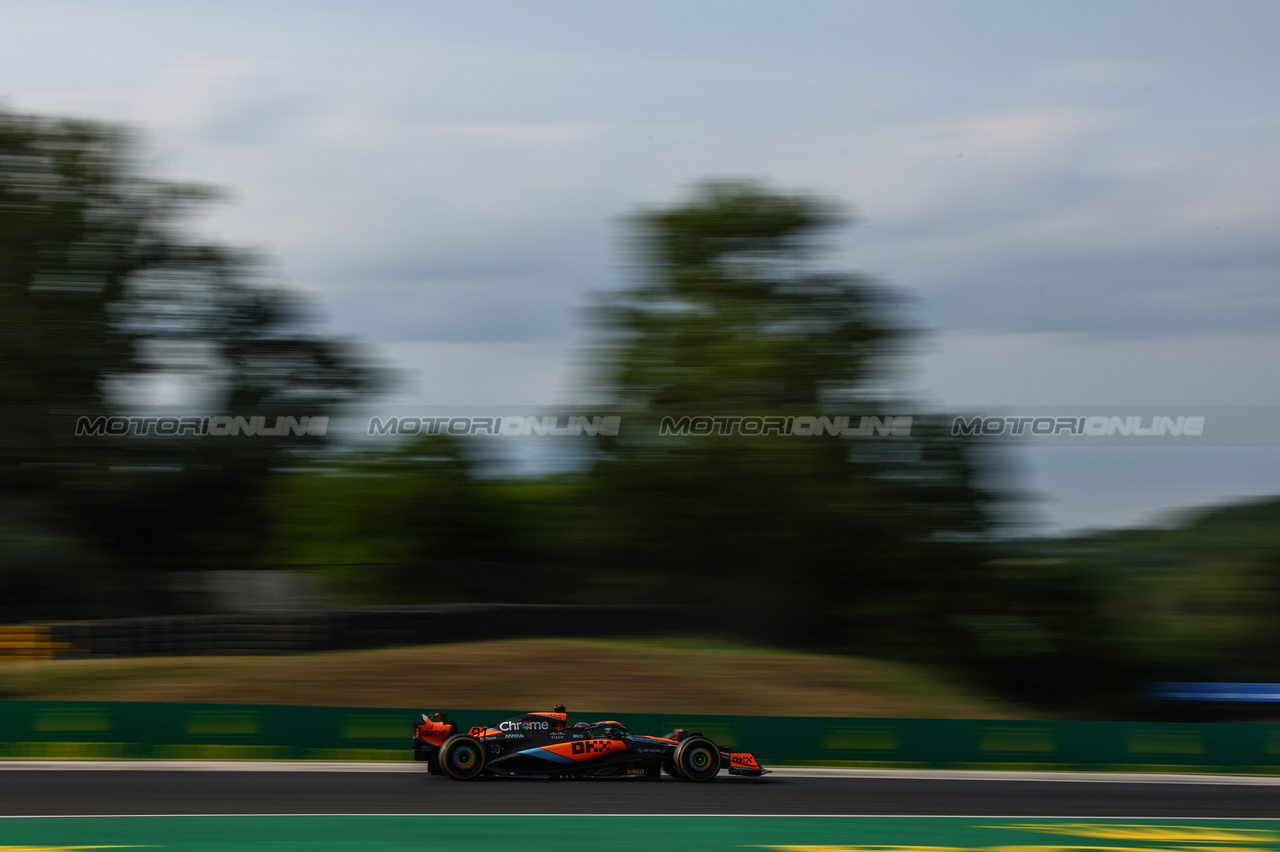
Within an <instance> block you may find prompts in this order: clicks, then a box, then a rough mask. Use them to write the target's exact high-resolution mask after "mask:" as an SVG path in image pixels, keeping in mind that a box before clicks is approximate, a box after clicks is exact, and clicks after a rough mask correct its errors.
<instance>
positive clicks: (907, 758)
mask: <svg viewBox="0 0 1280 852" xmlns="http://www.w3.org/2000/svg"><path fill="white" fill-rule="evenodd" d="M438 709H441V708H437V707H423V708H420V709H419V708H413V709H380V708H357V707H287V706H276V705H235V704H143V703H128V702H69V701H0V758H4V759H24V758H25V759H32V758H64V759H101V760H411V759H412V753H411V750H410V738H411V736H412V729H413V725H414V724H415V723H416V722H417V721H418V719H419V714H420V713H421V712H423V711H428V710H430V711H435V710H438ZM446 712H447V713H448V714H449V718H450V719H453V720H455V721H457V722H458V723H459V724H460V725H461V726H462V727H463V728H464V729H465V728H467V727H471V726H473V725H491V724H494V723H496V722H498V721H500V720H502V719H505V718H507V717H509V716H513V715H516V713H518V712H521V711H518V710H456V709H454V710H448V709H446ZM571 719H572V720H573V721H577V720H587V721H598V720H605V719H617V720H618V721H620V722H622V723H624V724H625V725H627V726H628V727H629V728H630V729H631V730H633V731H636V732H638V733H647V734H659V735H661V734H665V733H667V732H668V731H671V730H672V729H674V728H686V729H688V730H691V731H698V732H700V733H703V734H705V735H707V736H708V737H711V738H712V739H713V740H715V741H716V742H717V743H719V744H720V745H722V746H727V747H730V748H736V749H741V750H743V751H750V752H752V753H753V754H754V755H755V756H756V757H757V759H759V760H760V761H761V763H763V764H764V765H765V766H769V765H773V766H799V765H810V766H814V765H817V766H866V767H891V768H892V767H898V768H904V769H905V768H938V769H1041V770H1045V769H1058V770H1092V771H1154V772H1233V773H1248V774H1280V726H1277V725H1228V724H1175V723H1136V722H1134V723H1131V722H1039V721H975V720H957V719H873V718H831V717H817V716H698V715H690V714H676V713H671V714H646V713H627V714H618V713H594V712H581V713H573V714H572V716H571Z"/></svg>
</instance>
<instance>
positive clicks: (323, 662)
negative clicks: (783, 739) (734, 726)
mask: <svg viewBox="0 0 1280 852" xmlns="http://www.w3.org/2000/svg"><path fill="white" fill-rule="evenodd" d="M0 698H8V699H18V698H21V699H57V700H77V701H187V702H229V703H245V704H328V705H348V706H365V707H421V708H423V709H430V708H433V707H445V708H447V707H472V708H486V707H492V708H525V707H528V708H534V707H549V706H551V705H552V704H565V705H568V706H569V707H570V709H573V708H581V709H584V710H600V711H609V712H615V711H616V712H618V713H623V712H633V713H651V712H681V713H711V714H729V713H737V714H753V715H754V714H759V715H793V716H805V715H813V716H895V717H919V718H1001V719H1014V718H1026V717H1028V716H1029V715H1030V714H1029V713H1027V712H1026V711H1025V710H1022V709H1020V708H1017V707H1012V706H1010V705H1007V704H1003V703H999V702H997V701H994V700H990V699H987V698H985V697H983V696H981V695H978V694H975V693H973V692H971V691H968V690H966V689H964V688H962V687H960V686H958V685H956V684H954V683H951V682H948V681H947V680H946V679H945V678H943V677H941V676H940V675H938V674H937V673H936V672H932V671H930V670H927V669H923V668H918V667H912V666H905V665H898V664H891V663H884V662H877V661H873V660H863V659H857V658H849V657H832V656H820V655H812V654H793V653H783V652H777V651H772V650H768V649H761V648H752V647H746V646H733V645H730V644H728V643H724V642H711V641H707V640H674V639H672V640H631V641H605V640H571V639H563V640H524V641H504V642H475V643H465V644H456V645H432V646H420V647H412V648H388V649H382V650H374V651H350V652H339V653H325V654H308V655H295V656H287V657H167V658H129V659H111V660H49V661H37V662H20V663H19V662H11V663H5V664H3V665H0Z"/></svg>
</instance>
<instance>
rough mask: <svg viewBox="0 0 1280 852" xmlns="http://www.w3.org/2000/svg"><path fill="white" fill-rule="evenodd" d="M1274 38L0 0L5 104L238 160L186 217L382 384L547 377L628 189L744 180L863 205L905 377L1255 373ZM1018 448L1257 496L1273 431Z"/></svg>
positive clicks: (1273, 337) (1058, 395)
mask: <svg viewBox="0 0 1280 852" xmlns="http://www.w3.org/2000/svg"><path fill="white" fill-rule="evenodd" d="M1277 33H1280V4H1276V3H1274V2H1256V3H1252V2H1223V3H1213V4H1210V3H1207V2H1205V3H1179V2H1170V0H1160V2H1126V3H1119V4H1117V3H1114V2H1104V3H1089V2H1068V3H1057V4H1049V3H1034V2H1016V3H1014V2H1010V3H977V2H965V3H911V2H899V3H888V2H875V3H871V2H855V1H854V0H840V2H829V3H828V2H793V3H782V2H770V3H751V2H742V0H738V1H737V2H724V3H720V2H697V3H689V2H681V3H663V2H646V3H643V4H637V3H629V4H621V3H618V4H610V3H601V2H598V0H597V2H560V0H547V2H543V3H537V4H534V3H501V2H470V3H466V4H462V3H449V4H445V3H440V4H428V3H394V2H383V3H361V4H357V3H354V2H347V3H321V2H308V3H295V2H279V3H273V4H262V3H248V2H245V3H237V2H226V0H223V1H222V2H218V3H216V4H215V3H198V2H188V3H172V2H155V3H149V2H130V0H116V2H113V3H109V4H107V3H84V4H76V3H61V2H51V0H42V2H38V3H25V2H3V0H0V99H3V101H4V102H5V103H6V104H7V106H8V107H9V108H11V109H15V110H19V111H27V112H40V113H61V114H74V115H79V116H86V117H94V118H104V119H112V120H120V121H125V122H129V123H131V124H134V125H136V126H137V127H139V128H141V129H142V130H143V131H144V132H145V134H146V138H147V141H148V143H149V145H150V150H151V151H152V153H153V154H154V155H155V160H154V167H155V169H156V170H158V171H160V172H161V173H163V174H164V175H166V176H169V177H174V178H184V179H196V180H200V181H205V182H209V183H214V184H219V185H222V186H225V187H228V188H230V189H231V190H232V195H231V202H230V203H228V204H225V205H223V206H222V207H221V208H219V210H218V211H217V212H216V213H215V214H214V215H212V216H209V217H206V218H205V219H204V220H203V221H202V222H201V227H203V228H206V229H208V230H211V231H212V232H213V233H215V234H216V235H217V236H218V237H219V238H220V239H222V240H224V241H228V242H233V243H240V244H246V245H251V246H256V247H259V248H261V249H262V251H263V252H265V253H266V254H268V255H269V256H270V257H271V258H272V259H273V261H274V263H275V266H276V271H277V274H278V275H279V277H280V278H281V279H282V280H283V281H285V282H287V283H288V284H290V285H292V286H294V287H298V288H301V289H305V290H309V291H311V292H313V293H314V294H315V295H316V296H317V298H318V300H319V302H320V303H321V305H322V307H323V310H324V312H325V315H326V317H327V322H328V327H329V328H330V329H331V330H332V331H334V332H336V333H340V334H343V335H347V336H351V337H356V338H359V339H362V340H364V341H367V342H369V343H370V345H371V346H373V347H374V348H375V349H376V350H377V351H379V352H380V353H381V354H382V355H383V356H384V357H385V358H387V359H388V360H390V361H392V362H393V363H395V364H397V365H400V366H402V367H403V368H405V369H406V370H408V371H409V373H408V376H409V377H408V380H407V383H406V385H405V387H404V388H403V389H402V393H401V395H400V399H402V400H405V401H412V402H418V403H423V404H432V405H442V404H457V405H469V404H491V405H508V406H541V405H551V404H556V403H568V402H573V401H574V394H575V391H574V384H573V380H572V375H573V367H574V365H575V363H577V362H576V360H575V359H576V358H577V353H578V351H579V350H578V347H579V346H580V344H581V341H582V340H583V337H584V334H585V328H584V326H583V324H582V321H581V315H580V312H581V309H582V308H583V307H584V306H585V305H586V304H587V301H588V295H589V294H590V293H591V292H593V291H597V290H600V289H605V288H609V287H616V286H618V285H619V284H620V283H622V282H624V281H625V280H626V276H627V270H626V260H627V258H626V255H625V254H624V253H623V252H622V251H620V248H621V243H622V239H621V237H622V232H621V230H620V227H619V218H620V217H622V216H624V215H626V214H627V213H629V212H633V211H635V210H636V209H638V208H642V207H649V206H654V205H664V204H670V203H673V202H675V201H677V200H679V199H680V198H681V196H682V192H683V190H684V188H685V187H687V186H688V185H689V184H690V183H692V182H695V181H699V180H703V179H706V178H709V177H753V178H759V179H761V180H764V181H766V182H768V183H769V184H770V185H772V186H775V187H777V188H780V189H786V190H797V191H810V192H815V193H820V194H823V195H827V196H830V197H833V198H835V199H837V200H838V201H840V202H841V203H843V204H844V205H846V206H847V207H848V208H849V209H850V210H851V211H853V212H854V213H855V215H856V220H857V221H856V225H854V226H852V227H850V228H849V229H848V232H847V233H846V234H845V235H844V240H843V251H842V254H841V262H842V263H843V264H844V265H846V266H847V267H849V268H851V269H858V270H862V271H866V272H870V273H873V274H875V275H876V276H878V277H879V278H880V279H881V280H882V281H883V282H885V283H886V284H889V285H891V286H894V287H897V288H901V289H903V290H904V291H907V292H909V293H911V294H913V295H914V296H915V297H917V299H918V303H917V304H918V309H917V313H916V320H917V321H918V322H920V323H921V324H923V325H925V326H927V327H928V328H930V329H933V330H934V334H933V335H932V336H931V338H930V339H929V341H928V344H927V346H926V348H925V349H924V350H923V351H922V352H921V353H920V356H919V357H918V358H917V359H916V361H915V365H914V368H913V370H912V371H911V372H910V374H909V375H908V377H907V379H908V383H907V386H906V388H905V389H906V390H907V391H909V392H910V393H911V394H912V395H913V396H914V397H915V398H917V399H919V400H921V401H922V403H925V404H927V405H928V406H933V407H938V408H942V407H951V408H957V407H958V408H975V407H981V406H987V405H1013V406H1017V405H1063V406H1069V405H1073V404H1103V403H1106V404H1117V405H1129V404H1132V405H1139V404H1143V405H1169V406H1172V407H1177V406H1188V405H1212V404H1237V405H1253V404H1277V403H1280V58H1278V57H1280V51H1277V50H1276V48H1275V39H1276V35H1277ZM1178 410H1179V411H1181V409H1178ZM1188 413H1190V412H1188ZM1276 443H1277V444H1280V441H1277V442H1276ZM1023 464H1024V476H1025V480H1024V485H1025V486H1026V487H1029V488H1031V489H1032V490H1034V491H1037V492H1039V493H1041V494H1042V495H1044V497H1045V502H1044V504H1043V506H1044V510H1043V514H1042V518H1043V520H1044V521H1045V523H1046V524H1048V525H1051V526H1056V527H1059V528H1061V527H1079V526H1085V525H1093V526H1113V525H1119V524H1131V523H1136V522H1145V521H1150V520H1151V519H1152V518H1154V517H1157V513H1159V512H1161V511H1163V510H1168V509H1171V508H1175V507H1181V506H1187V505H1194V504H1203V503H1212V502H1217V501H1221V500H1224V499H1230V498H1232V497H1237V496H1243V495H1251V494H1269V493H1280V448H1277V447H1274V446H1273V447H1245V448H1214V449H1203V450H1192V449H1186V450H1180V449H1161V450H1155V449H1145V448H1135V449H1132V450H1130V449H1123V448H1121V449H1106V450H1103V449H1088V450H1084V449H1052V450H1050V449H1042V450H1037V451H1034V452H1028V453H1026V454H1024V456H1023Z"/></svg>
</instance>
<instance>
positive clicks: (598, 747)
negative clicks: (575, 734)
mask: <svg viewBox="0 0 1280 852" xmlns="http://www.w3.org/2000/svg"><path fill="white" fill-rule="evenodd" d="M618 745H619V746H621V745H622V743H618ZM610 751H613V741H612V740H586V741H585V742H580V743H574V744H573V753H574V754H592V753H593V752H601V753H604V752H610Z"/></svg>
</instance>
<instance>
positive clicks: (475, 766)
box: [436, 734, 485, 781]
mask: <svg viewBox="0 0 1280 852" xmlns="http://www.w3.org/2000/svg"><path fill="white" fill-rule="evenodd" d="M436 759H437V761H438V763H439V765H440V771H441V772H442V773H443V774H445V775H448V776H449V777H450V778H452V779H453V780H454V781H470V780H471V779H472V778H475V777H476V776H477V775H479V774H480V773H481V772H483V771H484V762H485V753H484V746H482V745H481V744H480V741H479V740H477V739H476V738H475V737H469V736H467V735H466V734H454V735H453V736H451V737H449V739H447V740H445V741H444V745H442V746H440V751H439V753H438V754H437V756H436Z"/></svg>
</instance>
